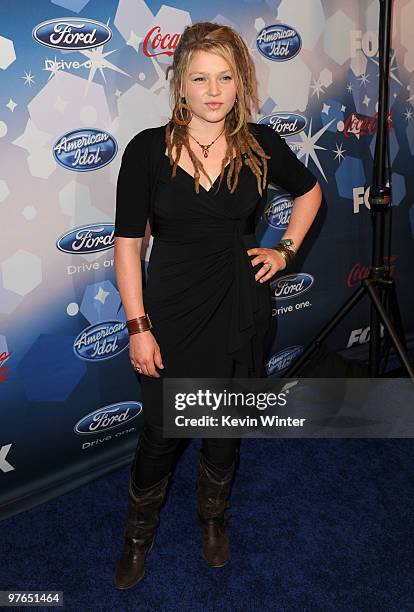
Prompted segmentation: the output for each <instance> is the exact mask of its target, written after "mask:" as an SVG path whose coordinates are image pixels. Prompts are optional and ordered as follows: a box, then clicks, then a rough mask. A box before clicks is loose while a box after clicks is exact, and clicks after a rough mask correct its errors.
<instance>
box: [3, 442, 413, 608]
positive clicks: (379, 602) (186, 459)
mask: <svg viewBox="0 0 414 612" xmlns="http://www.w3.org/2000/svg"><path fill="white" fill-rule="evenodd" d="M199 444H200V441H199V440H193V441H192V442H191V443H190V445H189V446H188V447H187V448H186V449H185V451H184V453H183V455H182V456H181V458H180V461H179V463H178V465H177V469H176V471H175V475H174V478H173V480H172V484H171V488H170V491H169V495H168V497H167V501H166V504H165V506H164V507H163V509H162V512H161V524H160V527H159V530H158V533H157V537H156V542H155V545H154V548H153V550H152V551H151V553H150V554H149V557H148V559H147V564H146V575H145V577H144V579H143V581H142V582H141V583H139V584H138V585H137V586H136V587H135V588H134V589H133V590H131V591H126V592H120V591H117V590H116V589H115V588H114V587H113V586H112V574H113V569H114V565H115V561H116V559H117V557H118V554H119V552H120V550H121V545H122V531H123V528H124V520H125V512H126V504H127V497H126V492H127V481H128V468H127V467H125V468H122V469H118V470H116V471H115V472H112V473H111V474H109V475H107V476H105V477H102V478H99V479H97V480H95V481H94V482H92V483H89V484H88V485H85V486H82V487H80V488H78V489H76V490H74V491H72V492H70V493H68V494H66V495H62V496H61V497H59V498H57V499H54V500H52V501H50V502H48V503H45V504H43V505H41V506H38V507H36V508H33V509H31V510H28V511H26V512H22V513H21V514H19V515H17V516H14V517H12V518H9V519H6V520H4V521H2V522H1V523H0V527H1V545H0V554H1V559H2V562H1V567H0V589H1V590H9V589H15V590H24V589H32V590H59V591H62V590H63V591H64V601H65V605H64V610H70V611H72V610H73V611H75V610H76V611H81V612H86V611H95V610H97V611H98V610H99V611H100V610H102V611H111V612H112V611H114V612H115V611H116V612H118V611H122V612H123V611H129V610H131V611H133V610H134V611H135V610H136V611H139V612H141V611H156V612H164V611H165V612H167V611H175V610H177V611H178V610H179V611H186V610H188V611H190V610H191V611H196V610H207V611H218V610H226V611H240V612H247V611H250V610H252V611H253V610H275V611H281V612H284V611H295V612H297V611H304V612H305V611H306V612H308V611H310V612H313V611H315V612H320V611H321V612H328V611H331V610H332V611H335V612H338V611H342V610H344V611H345V610H346V611H347V612H350V611H352V612H354V611H364V612H365V611H372V612H378V611H379V610H381V611H387V612H389V611H394V610H395V611H398V612H408V611H410V610H414V597H413V592H414V571H413V570H414V568H413V557H414V545H413V533H414V516H413V508H414V495H413V492H414V480H413V473H414V469H413V468H414V449H413V442H412V440H408V439H407V440H405V439H404V440H365V439H364V440H351V439H339V440H338V439H337V440H323V439H319V440H316V439H302V440H298V439H297V440H293V439H289V440H287V439H284V440H283V439H273V440H270V439H263V440H262V439H245V440H243V441H242V446H241V459H240V468H239V470H238V472H237V476H236V480H235V484H234V487H233V494H232V498H231V508H230V511H231V512H232V514H233V516H232V518H231V519H230V522H229V525H228V530H229V533H230V536H231V544H232V557H231V562H230V563H229V564H228V565H227V566H226V567H223V568H217V569H213V568H209V567H208V566H207V564H206V563H205V561H204V560H203V559H202V557H201V552H200V538H199V525H198V522H197V518H196V506H195V478H196V465H197V450H198V447H199ZM21 609H23V608H21ZM24 609H26V608H24ZM31 609H33V608H31ZM35 609H40V608H35ZM42 609H43V610H44V608H42ZM54 609H56V608H54ZM60 609H62V608H60Z"/></svg>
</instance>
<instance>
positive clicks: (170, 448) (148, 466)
mask: <svg viewBox="0 0 414 612" xmlns="http://www.w3.org/2000/svg"><path fill="white" fill-rule="evenodd" d="M180 442H181V439H180V438H165V439H164V438H162V437H161V434H160V433H159V432H157V431H156V430H154V429H152V428H151V427H150V426H149V425H148V424H145V426H144V429H143V431H142V434H141V436H140V439H139V441H138V444H137V450H136V453H135V468H134V471H133V475H134V482H135V485H136V486H137V487H140V488H145V487H150V486H151V485H153V484H155V483H157V482H159V481H160V480H161V479H162V478H163V477H164V476H166V474H168V473H169V472H171V471H172V470H173V468H174V465H175V461H176V456H177V449H178V446H179V444H180ZM239 442H240V440H239V439H238V438H226V439H225V438H218V439H216V438H203V441H202V452H203V454H204V455H205V457H206V458H207V460H208V461H209V462H210V463H212V464H213V465H214V466H216V467H218V468H219V469H223V470H224V469H226V468H228V467H230V465H231V464H232V463H233V461H234V459H235V457H236V448H237V447H238V445H239Z"/></svg>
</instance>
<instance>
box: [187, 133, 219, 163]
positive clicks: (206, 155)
mask: <svg viewBox="0 0 414 612" xmlns="http://www.w3.org/2000/svg"><path fill="white" fill-rule="evenodd" d="M223 132H224V128H223V130H222V131H221V132H220V134H219V135H218V136H217V138H215V139H214V140H213V142H210V144H208V145H203V144H201V142H198V140H197V138H194V136H193V135H192V134H190V132H188V134H189V136H191V138H192V139H193V140H195V141H196V143H197V144H198V145H200V147H201V148H202V149H203V155H204V157H208V154H209V152H210V151H209V149H210V147H211V145H213V144H214V143H215V142H216V140H218V139H219V138H220V136H221V135H222V133H223Z"/></svg>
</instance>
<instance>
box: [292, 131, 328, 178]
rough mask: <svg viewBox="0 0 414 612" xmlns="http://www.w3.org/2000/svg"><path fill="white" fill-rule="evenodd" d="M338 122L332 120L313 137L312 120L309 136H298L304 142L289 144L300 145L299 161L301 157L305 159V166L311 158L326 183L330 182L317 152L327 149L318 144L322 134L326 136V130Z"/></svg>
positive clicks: (301, 134)
mask: <svg viewBox="0 0 414 612" xmlns="http://www.w3.org/2000/svg"><path fill="white" fill-rule="evenodd" d="M334 121H336V120H335V119H332V120H331V121H329V123H327V124H326V125H324V126H323V127H322V128H321V129H320V130H319V132H316V133H315V134H313V135H311V132H312V119H311V120H310V123H309V132H308V133H307V134H305V132H300V133H299V134H298V135H299V137H300V139H301V140H302V142H293V143H289V144H292V145H299V147H300V149H299V154H298V159H301V157H305V156H306V159H305V165H306V166H307V165H308V162H309V156H310V157H311V158H312V160H313V161H314V163H315V165H316V167H317V168H318V170H319V172H320V173H321V174H322V176H323V178H324V179H325V181H326V182H328V179H327V178H326V176H325V173H324V171H323V170H322V166H321V164H320V163H319V159H318V156H317V155H316V150H317V149H319V150H323V151H326V148H325V147H320V146H319V145H317V144H316V143H317V142H318V140H319V138H320V137H321V136H322V134H324V133H325V132H326V130H327V129H328V128H329V126H331V125H332V123H333V122H334Z"/></svg>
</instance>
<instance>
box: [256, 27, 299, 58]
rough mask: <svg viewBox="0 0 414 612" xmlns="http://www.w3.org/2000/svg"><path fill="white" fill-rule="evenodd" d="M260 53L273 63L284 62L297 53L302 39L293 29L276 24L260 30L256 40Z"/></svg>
mask: <svg viewBox="0 0 414 612" xmlns="http://www.w3.org/2000/svg"><path fill="white" fill-rule="evenodd" d="M256 45H257V48H258V49H259V51H260V53H261V54H262V55H264V56H265V57H266V58H267V59H270V60H273V61H275V62H285V61H286V60H290V59H292V58H293V57H296V55H297V54H298V53H299V51H300V50H301V47H302V39H301V37H300V34H299V32H298V31H297V30H295V28H292V27H291V26H288V25H284V24H283V23H278V24H275V25H271V26H266V27H265V28H263V30H260V32H259V34H258V35H257V38H256Z"/></svg>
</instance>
